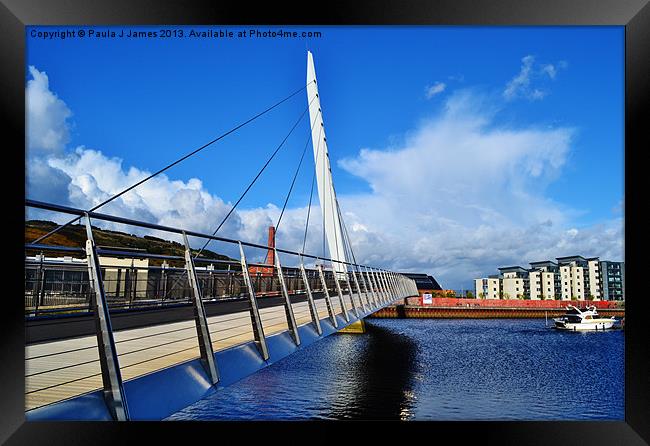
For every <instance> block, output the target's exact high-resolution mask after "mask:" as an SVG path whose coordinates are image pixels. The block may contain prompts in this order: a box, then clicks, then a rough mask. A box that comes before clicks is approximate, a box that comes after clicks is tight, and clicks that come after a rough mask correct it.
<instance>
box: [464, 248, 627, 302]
mask: <svg viewBox="0 0 650 446" xmlns="http://www.w3.org/2000/svg"><path fill="white" fill-rule="evenodd" d="M556 260H557V262H553V261H551V260H546V261H542V262H531V263H530V268H529V269H526V268H522V267H520V266H509V267H502V268H498V269H499V273H500V274H499V275H498V276H489V277H487V278H481V279H475V281H474V283H475V288H476V297H477V298H483V299H531V300H548V299H553V300H565V301H570V300H624V299H625V262H612V261H601V260H600V259H599V258H598V257H589V258H585V257H582V256H568V257H558V258H557V259H556Z"/></svg>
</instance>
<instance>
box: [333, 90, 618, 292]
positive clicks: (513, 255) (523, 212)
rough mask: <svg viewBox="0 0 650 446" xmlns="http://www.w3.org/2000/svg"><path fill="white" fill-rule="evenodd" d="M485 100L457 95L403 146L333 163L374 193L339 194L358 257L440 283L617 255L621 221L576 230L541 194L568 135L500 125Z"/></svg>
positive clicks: (558, 167) (567, 213)
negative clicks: (551, 261)
mask: <svg viewBox="0 0 650 446" xmlns="http://www.w3.org/2000/svg"><path fill="white" fill-rule="evenodd" d="M484 103H485V101H484V98H481V97H479V96H477V95H476V94H473V93H469V92H467V91H462V92H458V93H456V94H455V95H453V96H452V97H451V98H449V99H448V101H447V106H446V108H445V110H444V112H442V114H441V115H440V116H435V117H433V118H431V119H429V120H427V121H424V122H423V123H422V124H421V125H420V126H419V127H418V128H416V129H415V130H414V131H413V132H411V133H410V134H409V135H408V136H407V137H406V138H405V140H404V141H403V142H402V143H401V144H398V145H396V146H394V147H389V148H383V149H362V150H361V151H360V152H359V153H358V155H357V156H355V157H353V158H348V159H343V160H341V161H340V162H339V165H340V166H341V167H342V168H343V169H345V170H346V171H348V172H349V173H351V174H353V175H356V176H358V177H361V178H363V179H364V180H366V181H367V182H368V184H369V185H370V187H371V188H372V194H370V195H358V196H346V197H341V201H342V203H341V207H342V208H343V209H348V210H351V209H353V210H354V212H348V213H346V221H348V224H349V225H350V227H351V228H352V230H351V234H350V238H351V240H352V241H353V245H354V246H355V248H356V250H357V251H358V252H359V253H360V257H361V258H363V259H372V260H374V261H376V262H379V263H380V264H384V265H387V266H390V267H393V268H399V269H407V270H412V271H418V270H421V271H429V272H432V273H434V274H436V275H438V276H439V278H440V279H441V282H442V283H443V285H446V286H462V284H465V285H466V286H469V285H470V284H471V282H470V281H471V279H472V278H473V277H479V276H481V275H486V274H493V273H495V272H496V269H495V268H496V267H497V266H499V265H502V264H510V263H521V262H527V261H535V260H539V259H544V258H555V257H556V256H560V255H564V254H563V253H566V252H569V253H575V254H584V255H604V256H609V257H613V258H620V252H621V249H622V237H621V232H620V230H619V229H621V228H620V226H621V222H620V220H613V221H612V222H610V223H608V225H607V230H604V229H603V228H602V227H599V228H586V229H584V230H580V231H579V232H575V233H574V231H568V229H569V228H570V227H567V226H568V225H570V223H571V221H572V217H575V216H576V215H577V212H576V211H574V210H572V209H568V208H567V207H566V206H563V205H562V204H560V203H556V202H553V201H552V200H550V199H548V198H547V197H546V195H545V189H546V186H547V185H549V184H550V183H551V182H553V181H554V180H555V179H557V177H558V176H559V175H560V174H561V172H562V168H563V167H564V165H565V163H566V160H567V157H568V155H569V152H570V150H571V144H572V141H573V138H574V133H575V130H574V129H572V128H566V127H559V128H553V129H548V128H535V127H526V128H508V127H502V126H498V125H497V124H496V123H495V121H496V117H495V113H494V110H491V109H490V108H489V107H485V106H483V105H482V104H484ZM361 225H363V227H364V230H363V231H357V230H355V227H360V226H361ZM565 227H567V229H563V228H565ZM576 231H577V230H576ZM608 231H609V232H608Z"/></svg>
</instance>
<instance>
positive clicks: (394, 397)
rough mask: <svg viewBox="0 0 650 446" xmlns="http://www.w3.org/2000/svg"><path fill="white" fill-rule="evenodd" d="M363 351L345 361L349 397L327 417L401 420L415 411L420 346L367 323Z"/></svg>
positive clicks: (343, 368) (346, 391)
mask: <svg viewBox="0 0 650 446" xmlns="http://www.w3.org/2000/svg"><path fill="white" fill-rule="evenodd" d="M366 329H367V333H366V334H363V335H347V334H346V335H339V336H363V337H365V339H363V348H362V349H361V350H360V351H359V352H358V354H357V355H356V356H354V357H353V358H350V356H348V355H345V356H344V357H345V359H347V360H348V361H350V362H349V363H348V364H347V367H341V368H340V370H344V371H345V373H346V374H349V375H348V376H350V380H349V381H348V385H347V386H346V389H345V395H344V396H343V398H342V399H341V400H340V401H336V402H334V404H333V407H332V408H331V410H330V413H329V415H328V416H327V418H330V419H355V420H371V419H373V420H400V419H405V418H406V417H407V416H408V415H409V414H410V413H411V411H412V407H413V401H412V396H411V395H412V377H413V375H414V373H413V368H414V367H415V364H416V360H415V354H416V345H415V344H414V343H413V341H412V340H411V339H410V338H408V337H407V336H399V335H396V334H395V332H392V331H390V330H387V329H385V328H383V327H380V326H377V325H374V324H372V322H367V323H366Z"/></svg>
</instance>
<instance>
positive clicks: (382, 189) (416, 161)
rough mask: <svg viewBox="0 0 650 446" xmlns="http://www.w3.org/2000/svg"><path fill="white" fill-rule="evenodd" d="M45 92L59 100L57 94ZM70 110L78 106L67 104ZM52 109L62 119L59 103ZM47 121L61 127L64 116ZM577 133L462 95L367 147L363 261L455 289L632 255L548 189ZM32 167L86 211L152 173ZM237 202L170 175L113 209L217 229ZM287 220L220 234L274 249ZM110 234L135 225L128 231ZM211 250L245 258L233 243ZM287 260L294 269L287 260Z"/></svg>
mask: <svg viewBox="0 0 650 446" xmlns="http://www.w3.org/2000/svg"><path fill="white" fill-rule="evenodd" d="M43 93H44V94H45V95H46V96H50V97H56V95H54V94H53V93H52V92H50V91H49V90H48V91H45V92H43ZM57 100H59V99H58V98H57ZM59 101H60V100H59ZM58 109H59V110H63V109H65V110H67V106H66V105H65V103H63V102H62V101H61V104H59V107H58ZM50 111H51V112H52V113H56V108H51V109H50ZM44 122H50V123H51V124H52V125H54V126H55V127H56V125H55V124H56V123H57V122H59V124H60V121H56V120H54V119H50V120H49V121H48V120H46V121H44ZM63 123H64V126H65V125H67V124H66V121H65V120H64V121H63ZM64 133H65V132H64ZM574 138H575V130H574V129H572V128H569V127H556V128H548V127H544V128H541V127H535V126H528V127H521V128H515V127H512V126H503V125H499V124H498V108H497V107H495V106H494V105H493V101H492V100H491V98H488V97H485V96H482V95H480V94H479V93H477V92H476V91H472V90H461V91H457V92H455V93H454V94H453V95H451V96H450V97H448V98H447V99H446V101H445V104H444V107H443V108H442V111H441V112H440V114H438V115H435V116H431V117H429V118H428V119H426V120H424V121H422V122H421V123H419V124H418V125H417V126H416V127H415V128H414V129H413V130H412V131H410V132H408V133H406V135H405V136H404V138H403V140H402V141H401V142H399V143H398V144H394V145H393V146H389V147H381V148H374V149H373V148H365V149H362V150H360V151H359V152H358V154H357V155H356V156H353V157H349V158H346V159H342V160H339V166H341V167H342V168H343V169H345V170H346V171H347V172H349V173H351V174H352V175H355V176H357V177H359V178H361V179H363V180H365V181H366V182H367V183H368V184H369V185H370V187H371V192H370V193H363V194H348V195H346V194H339V201H340V204H341V210H342V212H343V216H344V219H345V223H346V226H347V229H348V231H349V233H350V240H351V242H352V247H353V250H354V253H355V256H356V258H357V261H359V262H360V263H365V264H370V265H376V266H381V267H386V268H391V269H394V270H403V271H414V272H428V273H432V274H434V275H435V276H436V278H438V279H439V281H440V282H441V284H442V285H443V286H445V287H449V288H460V287H469V286H472V279H474V278H475V277H481V276H485V275H487V274H494V273H496V267H497V266H500V265H505V264H517V263H525V262H528V261H537V260H546V259H553V258H555V257H558V256H564V255H572V254H582V255H588V256H602V257H603V258H606V259H610V260H618V259H621V258H622V251H623V235H622V234H623V232H622V231H623V224H622V218H620V217H619V216H616V215H615V216H614V217H615V218H612V219H611V220H610V221H605V222H602V223H601V224H599V225H594V226H590V227H577V226H576V225H575V224H574V223H573V221H574V217H575V216H576V215H577V211H575V210H573V209H570V208H567V207H566V206H564V205H562V204H561V203H557V202H554V201H553V200H550V199H549V198H548V197H547V195H546V193H545V190H546V187H547V186H548V185H549V184H551V183H552V182H553V181H555V180H556V179H557V178H558V177H559V176H560V175H561V174H562V171H563V168H564V167H565V164H566V163H567V159H568V157H569V154H570V152H571V147H572V144H573V140H574ZM27 168H28V172H27V173H28V175H27V176H28V181H27V183H28V196H29V197H30V198H37V199H42V200H46V201H52V202H55V203H66V204H70V205H72V206H75V207H80V208H84V209H89V208H91V207H93V206H94V205H96V204H97V203H99V202H101V201H103V200H104V199H106V198H107V197H109V196H111V195H113V194H115V193H117V192H119V191H121V190H123V189H124V188H126V187H127V186H130V185H132V184H134V183H136V182H137V181H139V180H140V179H142V178H144V177H146V176H148V175H149V174H150V172H148V171H146V170H141V169H138V168H137V167H135V166H125V165H124V163H123V161H122V160H121V159H119V158H116V157H110V156H107V155H106V154H104V153H102V152H101V151H100V150H96V149H91V148H86V147H83V146H81V147H77V148H75V149H74V150H68V151H67V152H62V151H59V152H56V151H53V152H50V153H46V154H43V155H42V156H40V157H33V158H32V159H30V160H29V161H28V165H27ZM335 181H336V178H335ZM32 194H35V195H36V196H33V195H32ZM39 194H40V195H39ZM231 207H232V204H231V203H229V202H225V201H224V200H223V199H222V198H220V197H218V196H217V195H215V194H213V193H211V192H210V191H208V190H206V188H205V187H204V185H203V184H202V182H201V181H200V179H198V178H192V179H189V180H187V181H179V180H175V179H173V178H170V177H168V176H166V175H160V176H158V177H156V178H154V179H152V180H150V181H148V182H146V183H144V184H143V185H141V186H139V187H138V188H136V189H135V190H133V191H131V192H129V193H127V194H125V195H124V196H122V197H120V198H118V199H117V200H115V201H114V202H112V203H110V204H109V205H106V206H105V207H104V208H102V212H105V213H109V214H114V215H119V216H123V217H127V218H133V219H139V220H146V221H151V222H155V223H159V224H162V225H168V226H175V227H181V228H185V229H190V230H195V231H199V232H204V233H212V231H214V229H215V228H216V226H217V225H218V224H219V222H220V221H221V220H222V219H223V217H224V216H225V215H226V213H227V212H228V211H229V210H230V209H231ZM279 214H280V209H279V208H278V206H277V205H276V204H273V203H269V204H267V205H266V206H262V207H258V208H252V209H251V208H243V207H242V208H241V209H238V210H237V211H236V212H234V213H233V214H232V215H231V217H230V218H229V220H228V222H227V223H226V224H225V225H224V227H223V228H222V229H221V230H220V232H219V235H222V236H226V237H230V238H234V239H241V240H246V241H251V242H254V243H258V244H265V243H266V234H267V227H268V226H270V225H275V224H276V222H277V219H278V217H279ZM306 215H307V208H306V207H294V208H288V209H287V210H286V211H285V214H284V216H283V219H282V223H281V225H280V228H279V230H278V234H277V244H278V246H280V247H283V248H286V249H290V250H296V251H300V250H301V248H302V243H303V235H304V230H305V226H304V225H305V219H306ZM321 220H322V216H321V214H320V209H319V206H318V205H317V204H315V205H314V206H313V207H312V209H311V217H310V225H309V226H310V227H309V233H308V237H307V244H306V249H305V251H306V252H308V253H312V254H316V255H321V254H323V245H322V226H321V224H320V222H321ZM57 221H61V218H59V219H58V220H57ZM107 227H109V228H113V229H117V230H125V228H124V227H123V226H120V225H107ZM128 230H129V232H134V233H141V234H142V233H151V234H152V235H156V236H158V237H163V238H168V239H169V238H171V237H170V235H169V234H157V233H155V232H152V231H140V232H137V231H136V230H134V229H133V228H129V229H128ZM179 241H180V240H179ZM192 242H193V245H195V246H200V245H202V243H201V241H197V240H194V241H192ZM210 249H213V250H215V251H217V252H222V253H224V254H228V255H235V256H236V255H237V251H236V250H235V249H233V247H231V248H227V245H225V244H223V243H220V244H216V243H215V244H212V245H210ZM250 254H252V257H251V259H250V260H251V261H260V260H261V259H263V257H264V254H265V253H264V252H263V251H262V250H257V251H256V252H252V253H251V252H247V255H250ZM283 262H284V263H287V264H288V263H289V262H288V261H287V260H286V259H284V258H283ZM522 266H526V265H525V264H524V265H522Z"/></svg>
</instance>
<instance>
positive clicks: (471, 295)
mask: <svg viewBox="0 0 650 446" xmlns="http://www.w3.org/2000/svg"><path fill="white" fill-rule="evenodd" d="M465 295H466V296H467V298H468V299H474V293H472V292H471V291H468V292H467V293H466V294H465Z"/></svg>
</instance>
